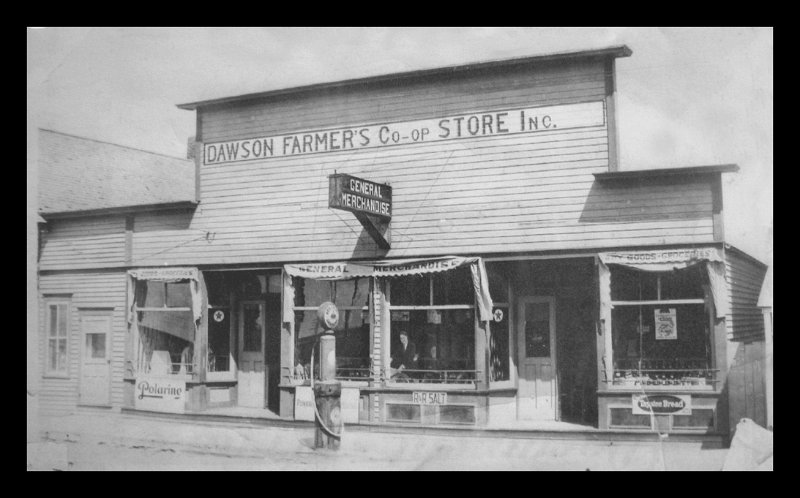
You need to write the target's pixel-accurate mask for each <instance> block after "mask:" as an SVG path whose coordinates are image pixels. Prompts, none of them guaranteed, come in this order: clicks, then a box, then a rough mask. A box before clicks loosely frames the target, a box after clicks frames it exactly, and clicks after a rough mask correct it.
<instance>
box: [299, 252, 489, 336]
mask: <svg viewBox="0 0 800 498" xmlns="http://www.w3.org/2000/svg"><path fill="white" fill-rule="evenodd" d="M465 266H469V267H470V270H471V271H472V284H473V287H474V291H475V296H476V297H477V301H478V319H479V320H480V321H482V322H484V321H489V320H491V313H492V298H491V296H490V295H489V279H488V278H487V276H486V267H485V265H484V264H483V260H482V259H481V258H479V257H462V256H440V257H434V258H416V259H399V260H390V261H389V260H382V261H366V262H365V261H359V262H348V261H342V262H334V263H308V264H299V265H288V264H287V265H284V270H285V275H286V276H287V278H286V279H285V280H284V289H285V291H286V292H285V294H286V295H287V297H288V299H285V301H284V319H286V318H285V317H289V316H292V305H293V301H294V288H293V286H292V281H291V278H288V277H301V278H309V279H313V280H346V279H350V278H359V277H402V276H408V275H424V274H428V273H438V272H443V271H449V270H454V269H456V268H462V267H465Z"/></svg>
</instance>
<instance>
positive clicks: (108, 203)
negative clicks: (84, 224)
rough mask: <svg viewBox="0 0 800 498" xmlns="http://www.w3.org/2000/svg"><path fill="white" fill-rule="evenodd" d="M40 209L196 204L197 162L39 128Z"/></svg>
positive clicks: (57, 211) (45, 211)
mask: <svg viewBox="0 0 800 498" xmlns="http://www.w3.org/2000/svg"><path fill="white" fill-rule="evenodd" d="M38 166H39V213H40V214H42V215H44V217H45V218H46V217H47V215H49V214H50V215H52V214H64V213H77V212H85V211H99V210H107V209H121V208H136V207H141V206H149V207H153V206H154V205H162V204H187V206H188V205H190V204H196V200H195V171H194V162H193V161H190V160H186V159H180V158H177V157H170V156H165V155H162V154H157V153H154V152H147V151H143V150H139V149H133V148H130V147H124V146H121V145H115V144H111V143H107V142H101V141H98V140H92V139H88V138H82V137H76V136H73V135H67V134H65V133H60V132H56V131H52V130H44V129H40V130H39V165H38Z"/></svg>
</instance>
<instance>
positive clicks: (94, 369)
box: [80, 311, 113, 406]
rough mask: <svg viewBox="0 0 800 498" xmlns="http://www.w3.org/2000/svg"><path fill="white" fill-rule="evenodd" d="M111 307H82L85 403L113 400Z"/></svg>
mask: <svg viewBox="0 0 800 498" xmlns="http://www.w3.org/2000/svg"><path fill="white" fill-rule="evenodd" d="M112 323H113V321H112V312H111V311H81V312H80V324H81V378H80V403H81V404H82V405H102V406H107V405H109V404H111V351H110V349H111V337H112Z"/></svg>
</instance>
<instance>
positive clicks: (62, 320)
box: [58, 304, 67, 337]
mask: <svg viewBox="0 0 800 498" xmlns="http://www.w3.org/2000/svg"><path fill="white" fill-rule="evenodd" d="M58 336H59V337H67V307H66V305H63V304H59V305H58Z"/></svg>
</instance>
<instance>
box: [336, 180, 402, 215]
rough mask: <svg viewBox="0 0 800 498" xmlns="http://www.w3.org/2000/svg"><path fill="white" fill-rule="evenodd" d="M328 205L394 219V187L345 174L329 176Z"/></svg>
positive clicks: (352, 211)
mask: <svg viewBox="0 0 800 498" xmlns="http://www.w3.org/2000/svg"><path fill="white" fill-rule="evenodd" d="M328 180H329V184H330V185H329V187H330V188H329V190H328V207H330V208H333V209H342V210H344V211H350V212H351V213H362V214H365V215H370V216H377V217H379V218H382V219H385V220H386V221H388V220H391V219H392V187H390V186H389V185H384V184H382V183H375V182H371V181H369V180H364V179H361V178H356V177H355V176H350V175H345V174H335V175H330V176H329V177H328Z"/></svg>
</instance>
